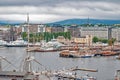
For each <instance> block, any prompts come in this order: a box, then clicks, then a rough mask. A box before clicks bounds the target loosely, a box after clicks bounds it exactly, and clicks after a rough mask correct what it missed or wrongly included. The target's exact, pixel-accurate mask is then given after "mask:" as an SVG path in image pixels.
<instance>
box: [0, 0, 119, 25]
mask: <svg viewBox="0 0 120 80" xmlns="http://www.w3.org/2000/svg"><path fill="white" fill-rule="evenodd" d="M119 4H120V1H119V0H99V1H97V0H91V1H89V0H29V1H27V0H2V1H0V20H9V21H11V20H18V21H25V20H26V13H30V21H31V22H42V23H46V22H53V21H59V20H64V19H70V18H87V17H88V16H89V17H90V18H97V19H120V17H119V15H120V8H119Z"/></svg>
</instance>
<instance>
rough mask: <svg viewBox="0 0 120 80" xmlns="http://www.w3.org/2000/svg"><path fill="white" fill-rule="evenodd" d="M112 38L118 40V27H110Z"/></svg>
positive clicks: (119, 29) (119, 36) (119, 37)
mask: <svg viewBox="0 0 120 80" xmlns="http://www.w3.org/2000/svg"><path fill="white" fill-rule="evenodd" d="M112 38H115V39H116V41H120V28H112Z"/></svg>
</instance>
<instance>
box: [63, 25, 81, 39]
mask: <svg viewBox="0 0 120 80" xmlns="http://www.w3.org/2000/svg"><path fill="white" fill-rule="evenodd" d="M65 30H66V29H65ZM67 31H68V32H70V33H71V36H72V37H80V28H79V27H78V25H71V26H70V27H68V28H67Z"/></svg>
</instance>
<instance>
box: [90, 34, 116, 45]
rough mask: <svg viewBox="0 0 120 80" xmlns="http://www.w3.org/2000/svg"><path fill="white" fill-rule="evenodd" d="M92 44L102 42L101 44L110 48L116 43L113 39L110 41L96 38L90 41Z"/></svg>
mask: <svg viewBox="0 0 120 80" xmlns="http://www.w3.org/2000/svg"><path fill="white" fill-rule="evenodd" d="M92 41H93V42H94V43H96V42H102V43H108V44H109V45H110V46H112V45H113V44H114V42H115V41H116V39H115V38H111V39H101V38H98V37H96V36H95V37H93V40H92Z"/></svg>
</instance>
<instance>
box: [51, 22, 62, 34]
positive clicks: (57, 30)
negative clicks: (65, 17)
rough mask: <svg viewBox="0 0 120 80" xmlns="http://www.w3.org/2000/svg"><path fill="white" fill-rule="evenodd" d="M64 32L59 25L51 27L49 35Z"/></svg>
mask: <svg viewBox="0 0 120 80" xmlns="http://www.w3.org/2000/svg"><path fill="white" fill-rule="evenodd" d="M57 32H64V27H63V26H62V25H60V24H53V25H51V33H57Z"/></svg>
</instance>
